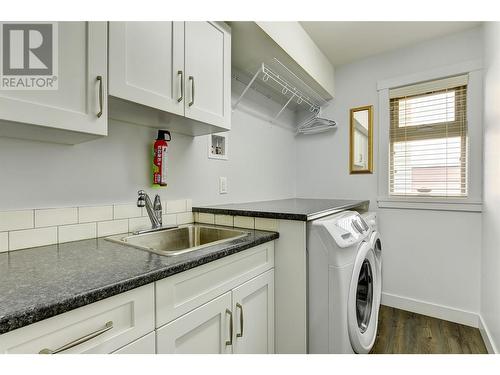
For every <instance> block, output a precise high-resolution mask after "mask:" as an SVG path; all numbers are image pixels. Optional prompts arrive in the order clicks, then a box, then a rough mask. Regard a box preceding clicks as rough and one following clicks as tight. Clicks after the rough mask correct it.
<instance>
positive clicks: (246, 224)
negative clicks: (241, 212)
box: [234, 216, 255, 229]
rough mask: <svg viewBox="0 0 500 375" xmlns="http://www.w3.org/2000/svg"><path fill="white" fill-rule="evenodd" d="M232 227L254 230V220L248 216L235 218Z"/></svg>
mask: <svg viewBox="0 0 500 375" xmlns="http://www.w3.org/2000/svg"><path fill="white" fill-rule="evenodd" d="M234 226H235V227H238V228H246V229H255V219H254V218H253V217H249V216H235V217H234Z"/></svg>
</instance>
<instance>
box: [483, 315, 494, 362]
mask: <svg viewBox="0 0 500 375" xmlns="http://www.w3.org/2000/svg"><path fill="white" fill-rule="evenodd" d="M479 332H481V337H482V338H483V341H484V345H486V349H487V350H488V353H489V354H498V350H497V348H496V346H495V342H494V341H493V340H492V339H491V334H490V330H489V329H488V326H487V325H486V322H485V321H484V319H483V317H482V316H481V315H479Z"/></svg>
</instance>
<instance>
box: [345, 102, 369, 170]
mask: <svg viewBox="0 0 500 375" xmlns="http://www.w3.org/2000/svg"><path fill="white" fill-rule="evenodd" d="M372 112H373V106H371V105H370V106H364V107H358V108H352V109H351V136H350V151H349V159H350V172H351V173H372V172H373V113H372Z"/></svg>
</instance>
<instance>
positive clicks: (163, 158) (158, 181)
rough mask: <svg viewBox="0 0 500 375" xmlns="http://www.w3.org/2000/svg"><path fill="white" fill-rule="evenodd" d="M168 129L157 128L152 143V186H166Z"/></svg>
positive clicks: (169, 138)
mask: <svg viewBox="0 0 500 375" xmlns="http://www.w3.org/2000/svg"><path fill="white" fill-rule="evenodd" d="M170 140H171V137H170V132H169V131H168V130H158V136H157V137H156V140H155V142H154V144H153V187H160V186H167V160H168V141H170Z"/></svg>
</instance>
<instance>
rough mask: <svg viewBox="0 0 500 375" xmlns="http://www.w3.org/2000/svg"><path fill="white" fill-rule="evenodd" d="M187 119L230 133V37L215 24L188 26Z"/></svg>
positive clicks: (186, 65) (200, 23)
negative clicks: (221, 128)
mask: <svg viewBox="0 0 500 375" xmlns="http://www.w3.org/2000/svg"><path fill="white" fill-rule="evenodd" d="M184 55H185V57H186V59H185V67H186V87H187V90H186V91H187V95H188V97H187V100H186V105H185V108H186V117H189V118H191V119H193V120H198V121H202V122H206V123H208V124H212V125H216V126H220V127H223V128H226V129H229V128H230V126H231V124H230V120H231V117H230V112H231V35H230V34H229V33H228V32H227V30H225V29H224V28H222V27H221V26H220V25H218V24H216V23H212V22H186V23H185V52H184Z"/></svg>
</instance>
